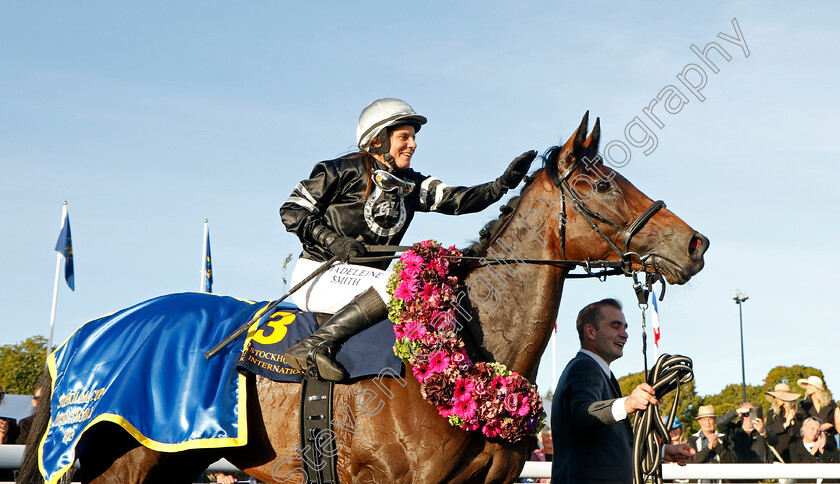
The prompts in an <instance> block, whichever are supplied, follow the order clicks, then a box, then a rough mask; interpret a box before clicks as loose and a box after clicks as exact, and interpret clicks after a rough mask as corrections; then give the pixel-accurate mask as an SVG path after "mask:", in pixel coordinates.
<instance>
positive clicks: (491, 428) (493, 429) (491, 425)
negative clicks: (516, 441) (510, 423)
mask: <svg viewBox="0 0 840 484" xmlns="http://www.w3.org/2000/svg"><path fill="white" fill-rule="evenodd" d="M481 431H482V432H483V433H484V435H486V436H488V437H497V436H498V435H499V432H501V431H502V428H501V426H500V425H499V424H498V422H497V421H493V422H487V423H486V424H484V427H483V428H482V429H481Z"/></svg>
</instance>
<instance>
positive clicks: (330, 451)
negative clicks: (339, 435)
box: [300, 375, 338, 484]
mask: <svg viewBox="0 0 840 484" xmlns="http://www.w3.org/2000/svg"><path fill="white" fill-rule="evenodd" d="M332 396H333V382H331V381H324V380H319V379H317V378H310V377H309V376H308V375H307V376H305V377H304V378H303V382H302V386H301V390H300V447H301V449H303V451H302V452H301V456H300V458H301V461H302V462H303V468H304V469H305V470H306V480H307V482H308V483H309V484H338V474H337V470H336V455H337V454H338V452H337V450H338V449H337V448H336V442H335V434H334V433H333V432H332V429H331V422H332Z"/></svg>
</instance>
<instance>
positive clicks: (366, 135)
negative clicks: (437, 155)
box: [356, 97, 426, 154]
mask: <svg viewBox="0 0 840 484" xmlns="http://www.w3.org/2000/svg"><path fill="white" fill-rule="evenodd" d="M401 124H411V125H413V126H414V130H415V132H417V131H420V127H421V126H422V125H424V124H426V117H425V116H421V115H419V114H417V113H416V112H415V111H414V109H412V107H411V106H409V105H408V103H406V102H405V101H401V100H399V99H396V98H392V97H384V98H382V99H377V100H376V101H373V102H372V103H370V104H368V106H367V107H366V108H365V109H363V110H362V114H360V115H359V124H358V125H357V126H356V144H357V145H359V149H360V150H362V151H368V152H371V153H378V154H387V153H388V150H389V147H388V145H389V144H390V143H389V140H388V137H387V136H385V137H383V139H382V140H381V141H382V146H380V147H379V148H377V149H375V151H374V150H372V149H371V146H370V145H371V143H372V142H373V140H374V139H376V137H377V136H379V134H380V133H382V132H383V130H386V129H387V128H390V127H392V126H397V125H401ZM383 149H384V153H383Z"/></svg>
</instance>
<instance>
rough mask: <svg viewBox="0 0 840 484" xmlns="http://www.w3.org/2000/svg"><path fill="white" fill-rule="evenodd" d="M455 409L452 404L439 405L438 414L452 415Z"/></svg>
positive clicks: (442, 415) (443, 415)
mask: <svg viewBox="0 0 840 484" xmlns="http://www.w3.org/2000/svg"><path fill="white" fill-rule="evenodd" d="M454 411H455V409H454V408H453V407H452V405H448V404H444V405H441V406H439V407H438V414H440V416H441V417H449V416H450V415H454Z"/></svg>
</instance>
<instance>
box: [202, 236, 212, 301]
mask: <svg viewBox="0 0 840 484" xmlns="http://www.w3.org/2000/svg"><path fill="white" fill-rule="evenodd" d="M204 235H205V238H204V292H213V263H212V262H211V260H210V229H209V228H207V225H206V222H205V230H204Z"/></svg>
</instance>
